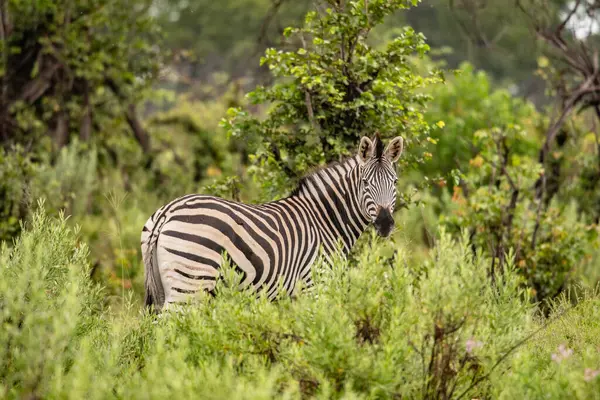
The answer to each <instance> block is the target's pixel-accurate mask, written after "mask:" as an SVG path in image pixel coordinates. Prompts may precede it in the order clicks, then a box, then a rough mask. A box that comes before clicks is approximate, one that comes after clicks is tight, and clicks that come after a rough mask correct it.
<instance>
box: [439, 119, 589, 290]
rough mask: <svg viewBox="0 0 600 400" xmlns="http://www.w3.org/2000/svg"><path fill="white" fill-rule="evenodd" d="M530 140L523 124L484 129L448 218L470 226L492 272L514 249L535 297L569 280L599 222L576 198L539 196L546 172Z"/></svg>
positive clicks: (451, 222) (457, 228) (463, 226)
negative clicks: (589, 220) (587, 218)
mask: <svg viewBox="0 0 600 400" xmlns="http://www.w3.org/2000/svg"><path fill="white" fill-rule="evenodd" d="M530 140H531V139H529V138H528V136H527V132H525V131H524V130H523V129H522V128H521V127H519V126H518V125H507V126H506V127H504V128H492V129H490V130H479V131H477V132H476V133H475V138H474V141H473V145H474V148H477V149H478V153H477V155H476V156H475V157H474V158H472V159H471V160H470V167H469V169H468V170H467V171H466V174H465V175H464V176H463V180H462V184H461V185H460V186H455V188H454V195H453V197H452V199H448V200H447V204H448V206H449V208H448V213H447V214H443V215H442V216H441V217H440V220H441V222H442V223H443V224H445V225H446V226H448V227H450V228H451V229H452V230H454V231H455V232H457V233H458V232H461V231H462V230H463V229H468V230H469V232H470V237H471V242H472V243H473V245H474V246H475V247H476V248H481V249H484V250H485V251H486V252H487V254H489V255H490V257H492V261H491V263H490V265H489V269H490V273H491V274H492V275H491V276H492V277H493V276H494V275H493V274H494V273H496V272H497V271H502V270H503V268H504V264H505V262H506V259H507V257H513V256H514V257H515V259H516V264H517V266H518V268H519V271H520V273H521V274H522V275H523V276H524V277H525V279H526V282H527V283H528V285H529V287H530V288H531V290H532V295H533V298H534V299H535V300H536V301H542V300H547V299H551V298H553V297H556V296H557V295H559V294H560V293H561V292H562V291H563V290H564V289H565V288H566V287H567V285H568V284H569V283H570V278H571V274H572V272H573V270H574V269H575V268H576V267H577V266H578V265H579V264H580V263H582V262H583V261H584V256H585V255H586V254H589V251H590V249H591V248H592V246H591V244H592V243H594V241H595V240H596V238H597V229H596V227H595V226H593V225H586V224H585V223H584V222H583V221H582V218H581V217H580V216H579V215H578V213H577V211H576V208H575V207H573V204H569V203H567V204H565V203H559V202H557V201H551V202H549V203H548V204H545V202H544V200H543V199H541V198H537V196H536V182H537V181H538V179H539V178H540V177H542V176H543V175H544V171H543V169H542V167H541V166H540V164H539V162H538V161H537V160H536V159H535V158H533V157H532V156H531V155H530V154H528V153H529V151H528V149H529V148H531V147H530V146H529V142H530ZM491 283H493V281H491Z"/></svg>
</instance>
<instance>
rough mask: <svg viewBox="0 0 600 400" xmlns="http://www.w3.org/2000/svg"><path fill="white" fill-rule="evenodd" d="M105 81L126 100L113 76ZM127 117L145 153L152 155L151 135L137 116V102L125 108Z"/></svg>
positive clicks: (115, 92) (122, 99)
mask: <svg viewBox="0 0 600 400" xmlns="http://www.w3.org/2000/svg"><path fill="white" fill-rule="evenodd" d="M105 82H106V84H107V86H108V87H109V88H110V89H111V90H112V91H113V93H114V94H115V95H116V96H117V97H118V98H119V99H120V100H121V101H125V100H126V98H125V95H124V94H123V93H122V92H121V88H119V86H118V85H117V83H116V82H115V81H114V80H113V79H112V78H109V77H106V78H105ZM125 118H126V119H127V123H128V124H129V127H130V128H131V130H132V131H133V135H134V137H135V139H136V140H137V142H138V143H139V145H140V147H141V148H142V150H143V151H144V153H146V155H147V156H150V154H151V150H152V149H151V146H150V136H149V135H148V133H147V132H146V130H145V129H144V127H143V126H142V123H141V122H140V120H139V118H138V116H137V111H136V108H135V104H133V103H130V104H128V105H127V107H126V109H125ZM149 160H150V162H149V164H150V163H151V159H149ZM149 164H148V166H149Z"/></svg>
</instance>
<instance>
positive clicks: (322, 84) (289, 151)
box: [224, 0, 440, 197]
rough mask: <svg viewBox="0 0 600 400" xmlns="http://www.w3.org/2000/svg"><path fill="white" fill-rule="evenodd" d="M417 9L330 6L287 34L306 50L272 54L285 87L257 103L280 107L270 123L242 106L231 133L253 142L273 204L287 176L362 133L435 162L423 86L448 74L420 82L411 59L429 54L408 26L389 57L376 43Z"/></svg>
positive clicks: (271, 63)
mask: <svg viewBox="0 0 600 400" xmlns="http://www.w3.org/2000/svg"><path fill="white" fill-rule="evenodd" d="M416 3H417V2H416V1H408V0H402V1H391V2H390V1H369V2H364V1H349V2H343V3H337V2H333V1H332V2H328V3H327V4H325V7H324V8H325V10H324V11H322V12H310V13H308V14H307V16H306V19H305V23H304V27H302V28H287V29H286V30H285V31H284V36H286V37H287V38H288V40H289V41H295V42H297V43H300V44H301V46H300V48H299V49H298V50H297V51H281V50H280V51H278V50H275V49H268V50H267V51H266V53H265V56H264V57H263V58H262V60H261V63H262V64H265V65H267V66H268V68H269V70H270V71H271V73H272V75H273V76H274V77H275V78H277V81H276V83H275V84H274V85H273V86H270V87H262V86H259V87H257V88H256V90H254V91H253V92H251V93H250V94H249V97H250V100H251V101H252V103H254V104H269V105H272V107H270V108H269V110H268V114H267V117H266V119H264V120H259V119H258V118H256V117H254V116H251V115H250V114H248V113H247V112H245V111H242V110H241V109H235V108H234V109H231V110H230V111H229V113H228V119H227V120H225V121H224V126H225V127H226V128H227V129H228V130H229V132H230V133H231V134H232V135H233V136H234V137H235V136H240V137H243V138H244V139H245V140H248V141H249V142H251V143H252V144H253V145H254V147H253V148H252V150H253V153H254V167H255V169H254V171H253V173H254V174H255V175H257V176H260V177H261V178H262V177H264V176H268V177H269V178H270V180H269V181H270V182H269V185H268V187H263V189H264V191H265V192H266V193H268V194H269V196H270V197H273V196H274V195H276V194H280V193H282V192H283V191H284V190H285V189H289V186H290V180H289V179H286V178H290V177H292V178H296V177H298V176H299V175H301V174H304V173H305V172H306V171H307V170H308V169H309V168H311V167H313V166H315V165H319V164H322V163H323V162H328V161H332V160H336V159H338V158H339V157H340V156H341V155H348V154H350V152H351V151H352V150H354V149H355V148H356V144H357V143H358V140H359V138H360V136H361V135H372V134H373V133H374V132H375V131H380V132H381V134H382V136H384V137H385V136H392V135H398V134H402V136H404V138H405V141H406V143H407V148H408V149H409V150H410V152H411V155H410V156H408V157H405V158H403V161H402V164H403V165H411V164H415V163H418V162H421V161H422V160H423V158H424V157H427V154H425V155H424V154H423V152H422V150H423V149H420V150H419V146H420V144H421V142H422V141H424V140H425V138H426V136H427V134H428V132H429V129H430V127H429V124H427V123H426V122H425V120H424V118H423V107H424V104H425V103H426V101H427V100H428V98H429V97H428V96H426V95H424V94H422V92H421V89H422V88H423V87H425V86H426V85H427V84H429V83H431V82H437V81H439V79H440V77H439V75H438V74H431V75H430V76H428V77H422V76H419V75H417V74H416V73H415V71H414V66H413V64H412V62H411V58H412V57H414V56H423V55H424V54H425V53H426V52H427V51H428V50H429V47H428V46H427V45H426V44H425V42H424V38H423V36H422V35H420V34H418V33H416V32H415V31H414V30H412V29H411V28H408V27H407V28H404V29H403V30H402V31H401V32H399V33H398V35H397V36H396V37H395V38H394V39H393V40H392V41H391V42H390V43H388V44H387V45H386V46H385V48H384V49H383V50H377V49H375V48H373V47H372V46H370V45H369V43H368V40H367V39H368V35H369V33H370V31H371V30H372V28H374V27H376V26H377V25H379V24H381V22H382V21H383V19H384V18H385V17H386V16H388V15H391V14H392V13H393V12H395V11H397V10H400V9H405V8H408V7H409V6H411V5H416ZM291 182H293V180H292V181H291Z"/></svg>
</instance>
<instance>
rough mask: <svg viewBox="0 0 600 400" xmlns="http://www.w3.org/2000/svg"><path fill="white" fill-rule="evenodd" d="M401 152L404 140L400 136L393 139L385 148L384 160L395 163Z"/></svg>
mask: <svg viewBox="0 0 600 400" xmlns="http://www.w3.org/2000/svg"><path fill="white" fill-rule="evenodd" d="M402 150H404V139H402V137H401V136H398V137H395V138H394V139H392V141H391V142H390V143H389V144H388V145H387V147H386V148H385V151H384V155H385V158H387V159H388V160H390V161H391V162H393V163H395V162H396V161H398V159H399V158H400V155H402Z"/></svg>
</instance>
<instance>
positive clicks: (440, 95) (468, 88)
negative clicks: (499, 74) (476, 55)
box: [422, 63, 537, 178]
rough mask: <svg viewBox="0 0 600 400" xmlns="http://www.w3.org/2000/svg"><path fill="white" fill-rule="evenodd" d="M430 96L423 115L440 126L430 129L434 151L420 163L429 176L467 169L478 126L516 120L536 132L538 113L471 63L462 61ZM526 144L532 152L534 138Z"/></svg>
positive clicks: (485, 126) (433, 88)
mask: <svg viewBox="0 0 600 400" xmlns="http://www.w3.org/2000/svg"><path fill="white" fill-rule="evenodd" d="M431 97H432V98H433V99H434V100H433V101H431V102H430V105H429V107H428V109H427V112H426V114H425V118H426V120H427V122H428V123H430V124H435V123H437V122H438V121H443V128H442V129H435V130H433V131H432V133H431V137H432V139H433V141H434V142H435V143H436V146H435V148H434V149H433V150H432V152H433V153H434V154H435V155H434V157H432V158H431V160H429V161H428V162H427V163H425V164H423V166H422V170H423V172H424V173H425V174H426V175H428V176H434V175H436V174H439V173H442V174H445V175H447V174H448V172H449V171H451V170H453V169H459V170H464V169H467V168H468V162H469V160H470V159H471V158H473V157H474V156H475V154H476V152H477V148H476V147H475V146H473V134H474V133H475V132H477V131H479V130H481V129H489V128H490V127H502V126H507V125H510V124H513V125H515V124H516V125H521V126H523V127H524V129H531V130H532V131H534V132H533V133H535V128H536V126H535V124H536V122H537V121H536V120H537V115H536V112H535V109H534V108H533V105H531V104H529V103H526V102H525V101H523V100H522V99H520V98H516V97H513V96H511V94H510V93H509V92H508V91H507V90H504V89H495V88H493V87H492V84H491V82H490V78H489V77H488V75H487V74H486V73H485V72H483V71H475V69H474V67H473V66H472V65H471V64H468V63H463V64H462V65H461V66H460V69H459V70H458V71H457V72H456V74H455V75H454V76H453V77H452V78H449V79H448V80H447V82H446V83H445V84H444V85H436V86H434V87H432V90H431ZM519 143H520V142H519ZM526 145H527V146H529V148H530V152H529V153H530V154H533V153H535V149H534V148H535V147H534V146H535V141H534V140H533V138H532V140H530V141H528V142H527V143H526ZM447 178H449V177H448V176H447Z"/></svg>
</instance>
